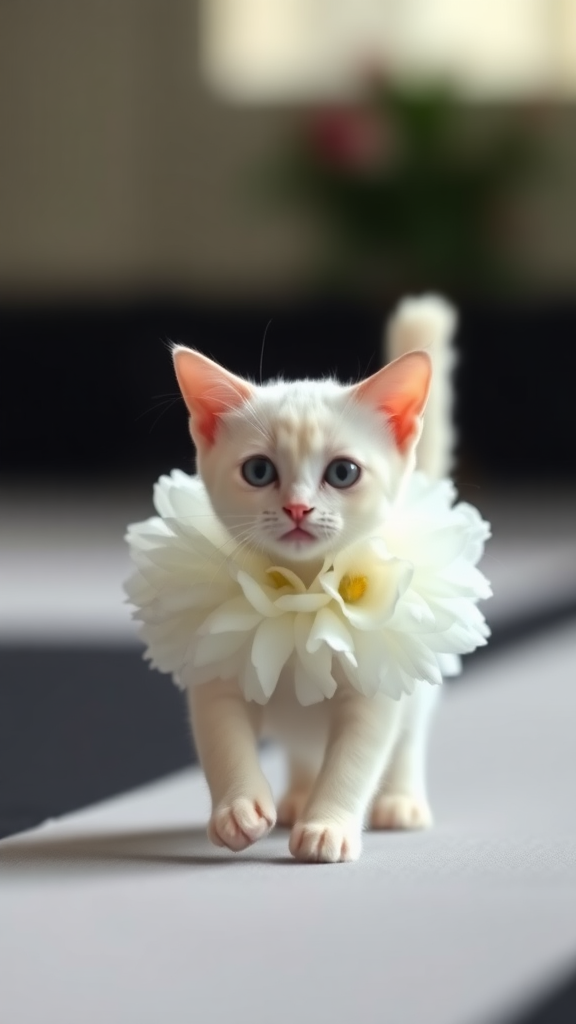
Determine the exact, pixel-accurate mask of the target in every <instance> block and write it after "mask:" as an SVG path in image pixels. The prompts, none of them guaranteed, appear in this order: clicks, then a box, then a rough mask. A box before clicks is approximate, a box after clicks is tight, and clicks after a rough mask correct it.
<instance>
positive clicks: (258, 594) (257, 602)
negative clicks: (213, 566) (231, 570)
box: [235, 569, 282, 615]
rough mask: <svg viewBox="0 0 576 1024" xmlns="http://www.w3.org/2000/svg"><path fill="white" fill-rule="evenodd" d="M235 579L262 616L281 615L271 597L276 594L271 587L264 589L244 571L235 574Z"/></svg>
mask: <svg viewBox="0 0 576 1024" xmlns="http://www.w3.org/2000/svg"><path fill="white" fill-rule="evenodd" d="M235 578H236V580H237V581H238V583H239V584H240V586H241V587H242V590H243V592H244V595H245V597H246V599H247V600H248V601H249V602H250V604H251V605H252V607H253V608H255V609H256V611H257V612H260V615H281V614H282V612H281V610H280V609H279V608H276V606H275V604H274V602H273V601H272V600H271V597H270V595H273V594H274V591H273V590H272V588H271V587H266V588H264V587H262V586H260V584H259V583H257V582H256V580H255V579H253V578H252V576H249V575H248V573H247V572H245V571H244V570H243V569H239V570H238V571H237V572H236V573H235Z"/></svg>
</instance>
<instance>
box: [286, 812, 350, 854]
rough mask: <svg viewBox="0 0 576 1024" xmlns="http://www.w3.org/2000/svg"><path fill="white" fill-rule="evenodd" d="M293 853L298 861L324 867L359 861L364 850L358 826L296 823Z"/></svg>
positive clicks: (292, 840) (291, 851) (291, 843)
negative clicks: (346, 861)
mask: <svg viewBox="0 0 576 1024" xmlns="http://www.w3.org/2000/svg"><path fill="white" fill-rule="evenodd" d="M289 845H290V853H291V854H292V856H293V857H296V860H302V861H309V862H310V861H311V862H315V863H322V864H336V863H338V862H339V861H345V860H358V857H359V856H360V851H361V849H362V840H361V837H360V829H359V828H358V826H357V825H355V824H354V825H351V824H348V825H334V824H328V823H326V822H301V821H300V822H296V824H295V825H294V828H293V829H292V832H291V834H290V844H289Z"/></svg>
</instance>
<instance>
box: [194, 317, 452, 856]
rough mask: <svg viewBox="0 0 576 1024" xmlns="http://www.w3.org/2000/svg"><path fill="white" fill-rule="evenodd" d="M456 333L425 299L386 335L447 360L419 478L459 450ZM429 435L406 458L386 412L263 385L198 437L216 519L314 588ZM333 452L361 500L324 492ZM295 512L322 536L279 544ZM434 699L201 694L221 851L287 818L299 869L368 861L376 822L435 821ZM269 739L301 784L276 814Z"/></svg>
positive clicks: (197, 710)
mask: <svg viewBox="0 0 576 1024" xmlns="http://www.w3.org/2000/svg"><path fill="white" fill-rule="evenodd" d="M454 324H455V314H454V312H453V311H452V309H451V307H449V306H448V305H447V304H446V303H444V302H443V300H440V299H436V298H433V297H432V298H431V297H425V298H424V299H421V300H416V299H411V300H409V301H407V302H404V303H403V304H402V305H401V306H400V307H399V309H398V311H397V313H396V314H395V316H394V318H393V320H392V322H391V327H390V330H389V337H390V347H391V350H392V354H393V355H394V356H397V355H400V354H402V353H403V352H405V351H408V350H412V349H416V348H419V347H423V348H428V349H429V350H430V352H431V355H432V359H433V361H434V362H436V361H438V363H439V370H440V372H439V374H438V377H437V378H436V381H435V383H434V384H433V387H432V393H431V396H430V398H429V404H428V410H429V411H430V419H429V421H428V422H427V415H425V417H424V433H423V435H422V439H421V441H420V446H419V451H420V464H421V466H422V468H424V469H426V470H427V471H428V472H430V473H431V474H434V475H436V474H438V475H440V474H442V473H443V472H444V467H445V465H446V463H447V459H448V457H449V451H450V448H451V444H452V431H451V426H450V422H449V416H448V415H447V411H446V410H447V407H448V405H449V402H448V390H447V388H448V385H447V375H448V369H449V366H450V358H451V357H450V340H451V336H452V332H453V327H454ZM437 388H438V391H437V390H436V389H437ZM418 434H419V431H417V432H416V433H415V436H414V439H413V442H412V443H411V445H410V447H409V449H408V450H407V451H404V452H403V453H400V452H399V451H398V449H397V447H396V444H395V442H394V439H393V435H392V432H391V430H390V429H389V427H388V425H387V423H386V420H385V418H384V417H383V416H382V415H381V414H380V413H377V412H376V411H375V410H374V409H372V408H370V407H369V405H368V404H365V403H363V402H358V401H357V400H356V399H355V397H354V396H353V393H352V391H351V390H350V389H349V388H346V387H344V386H342V385H340V384H338V383H336V382H335V381H333V380H325V381H299V382H295V383H285V382H275V383H272V384H269V385H265V386H264V387H260V388H257V389H253V391H252V396H251V397H250V398H249V400H248V401H244V402H242V403H241V404H240V405H238V406H237V407H236V408H233V409H231V411H229V412H227V413H226V414H225V415H224V416H223V417H222V422H221V426H220V428H219V431H218V435H217V437H216V439H215V441H214V443H213V444H206V443H204V442H202V440H201V439H200V438H198V437H196V438H195V440H196V443H197V449H198V464H199V472H200V475H201V476H202V479H203V481H204V483H205V485H206V488H207V491H208V494H209V496H210V500H211V502H212V505H213V508H214V510H215V513H216V515H217V516H218V517H219V518H220V519H221V521H222V522H223V523H224V525H225V526H226V527H227V529H228V530H229V531H230V532H231V533H232V534H233V536H234V537H235V538H236V539H237V541H238V543H239V544H249V545H256V546H258V547H259V548H261V549H263V550H264V551H266V552H267V553H268V554H269V555H270V556H271V557H272V558H273V559H275V560H277V561H278V564H280V565H284V566H286V567H288V568H289V567H290V565H291V563H293V564H294V565H295V566H297V570H298V573H299V575H300V576H301V577H303V578H304V577H305V576H306V575H308V576H309V577H310V579H312V578H313V576H314V575H315V573H316V571H317V570H318V567H319V564H320V563H321V561H322V558H323V556H324V555H325V554H326V552H328V551H330V550H335V549H337V548H340V547H343V546H344V545H347V544H349V543H351V542H352V541H354V540H356V539H358V538H359V537H361V536H362V535H365V534H369V533H370V531H371V530H372V529H374V527H375V526H376V525H377V524H378V523H379V522H381V521H382V520H383V519H384V518H385V517H386V514H387V510H388V509H389V508H390V506H391V504H392V503H393V502H394V501H395V499H396V497H397V496H398V494H399V491H400V488H401V487H402V484H403V482H404V481H405V480H406V478H407V476H408V475H409V473H410V472H411V471H412V469H413V467H414V462H415V447H416V442H417V440H418ZM254 454H259V455H266V456H269V457H270V458H272V460H273V461H274V463H275V465H276V467H277V469H278V472H279V477H280V480H279V486H278V487H277V488H262V489H259V488H254V487H250V485H249V484H247V483H246V482H245V481H244V480H243V478H242V475H241V472H240V467H241V465H242V462H243V461H244V460H245V459H246V458H248V457H249V456H252V455H254ZM336 457H347V458H349V459H350V460H352V461H353V462H356V463H357V464H358V465H359V466H360V467H361V469H362V475H361V478H360V480H359V482H358V484H357V485H355V486H354V487H352V488H350V489H349V490H344V491H339V490H336V489H333V488H330V487H328V486H326V485H325V484H323V483H322V475H323V472H324V469H325V467H326V465H327V464H328V463H329V462H330V461H331V460H332V459H333V458H336ZM290 502H299V503H302V504H304V505H306V506H307V507H309V508H311V509H312V510H313V511H312V512H310V513H309V515H308V516H307V523H306V525H307V528H310V530H311V531H312V532H313V534H314V537H315V539H314V540H313V541H308V542H305V543H303V542H294V543H291V544H289V545H288V546H287V543H286V541H284V540H282V537H283V535H284V534H285V533H286V531H287V529H288V528H289V526H290V524H291V520H290V517H289V516H288V514H287V513H286V512H285V511H284V508H285V507H286V506H287V504H288V503H290ZM438 692H439V691H438V688H437V687H433V686H430V685H428V684H419V686H418V688H417V689H416V691H415V693H414V694H413V695H412V696H410V697H408V696H406V695H405V696H403V697H402V699H401V700H399V701H394V700H392V699H390V698H388V697H384V696H378V697H375V698H372V699H367V698H365V697H363V696H361V695H360V694H359V693H357V692H356V691H354V690H353V689H352V688H351V687H350V686H349V685H347V684H346V681H345V679H342V680H339V686H338V690H337V692H336V694H335V696H334V697H333V698H332V699H331V700H329V701H323V702H322V703H320V704H317V705H314V706H312V707H306V708H305V707H302V706H301V705H300V704H299V703H298V702H297V700H296V698H295V696H294V688H293V685H292V683H291V680H290V679H287V678H283V677H281V678H280V681H279V684H278V686H277V688H276V691H275V693H274V695H273V697H272V698H271V700H270V701H269V703H268V704H267V705H265V706H264V707H262V706H258V705H255V704H252V703H248V702H246V701H245V700H244V698H243V696H242V695H241V693H240V691H239V688H238V686H237V685H236V684H235V682H234V681H232V682H223V681H215V682H211V683H210V684H209V685H203V686H199V687H195V688H193V689H191V691H190V692H189V702H190V709H191V718H192V725H193V729H194V733H195V738H196V745H197V749H198V753H199V756H200V759H201V762H202V766H203V769H204V772H205V775H206V779H207V782H208V785H209V788H210V793H211V797H212V805H213V808H212V816H211V819H210V824H209V835H210V837H211V839H212V841H213V842H215V843H217V844H219V845H224V846H227V847H229V848H230V849H231V850H241V849H244V848H245V847H247V846H249V845H250V844H251V843H253V842H255V841H256V840H257V839H259V838H261V837H262V836H263V835H265V834H266V833H267V832H268V831H269V829H270V828H271V827H272V826H273V825H274V823H275V822H276V819H277V816H278V820H279V823H281V824H282V825H285V826H288V827H290V828H291V835H290V850H291V852H292V853H293V855H294V856H295V857H296V858H298V859H300V860H304V861H325V862H335V861H342V860H354V859H356V858H357V857H358V856H359V854H360V850H361V833H362V829H363V827H364V826H365V825H370V826H371V827H373V828H419V827H424V826H427V825H429V824H430V822H431V812H430V808H429V805H428V800H427V795H426V779H425V753H426V744H427V735H428V727H429V721H430V716H431V714H432V711H433V708H434V706H435V703H436V700H437V697H438ZM260 735H267V736H273V737H276V738H277V739H278V740H280V741H281V743H282V744H283V745H284V747H285V749H286V752H287V756H288V762H289V774H290V780H289V786H288V790H287V792H286V794H285V796H284V797H283V799H282V801H281V802H280V805H279V807H278V809H276V808H275V806H274V802H273V799H272V795H271V792H270V787H269V785H268V783H267V781H266V779H265V778H264V776H263V774H262V771H261V768H260V765H259V761H258V756H257V739H258V736H260Z"/></svg>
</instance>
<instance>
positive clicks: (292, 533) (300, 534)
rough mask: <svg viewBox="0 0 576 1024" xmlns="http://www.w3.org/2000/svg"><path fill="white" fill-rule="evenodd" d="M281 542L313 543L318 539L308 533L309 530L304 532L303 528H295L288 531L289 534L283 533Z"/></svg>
mask: <svg viewBox="0 0 576 1024" xmlns="http://www.w3.org/2000/svg"><path fill="white" fill-rule="evenodd" d="M280 540H291V541H294V540H296V541H311V540H316V537H314V536H313V534H311V533H308V530H303V529H302V527H301V526H295V527H294V529H293V530H288V533H283V534H282V536H281V537H280Z"/></svg>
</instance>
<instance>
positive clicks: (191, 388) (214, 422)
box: [172, 346, 252, 445]
mask: <svg viewBox="0 0 576 1024" xmlns="http://www.w3.org/2000/svg"><path fill="white" fill-rule="evenodd" d="M172 355H173V358H174V369H175V371H176V377H177V380H178V384H179V386H180V391H181V392H182V398H183V399H184V401H185V402H186V405H187V406H188V411H189V412H190V427H191V431H192V436H193V437H194V440H195V441H197V440H199V439H200V438H202V439H203V440H204V441H207V442H208V444H209V445H211V444H213V443H214V438H215V436H216V430H217V429H218V422H219V419H220V417H221V416H222V415H223V413H225V412H230V410H231V409H236V408H237V407H238V406H239V405H241V404H242V403H243V402H245V401H246V400H247V399H248V398H249V397H250V395H251V394H252V387H251V385H250V384H248V383H247V382H246V381H245V380H242V378H241V377H235V376H234V374H233V373H229V372H228V370H225V369H224V368H223V367H222V366H219V365H218V363H214V362H212V360H211V359H208V358H207V357H206V356H203V355H200V353H199V352H194V351H193V350H192V349H189V348H183V347H181V346H177V347H176V348H175V349H174V350H173V353H172Z"/></svg>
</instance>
